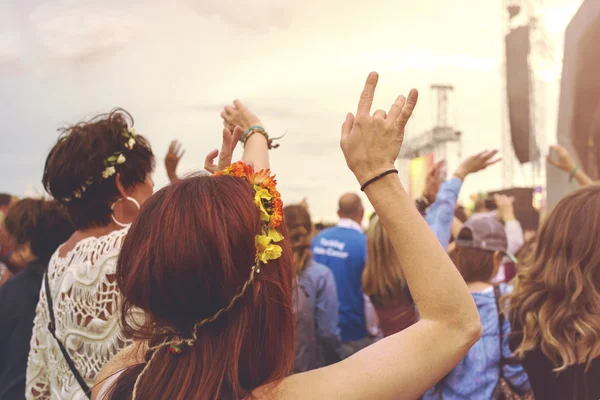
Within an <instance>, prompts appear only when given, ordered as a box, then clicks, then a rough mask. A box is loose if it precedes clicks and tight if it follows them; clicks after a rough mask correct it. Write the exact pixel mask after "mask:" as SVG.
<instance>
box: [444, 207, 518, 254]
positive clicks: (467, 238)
mask: <svg viewBox="0 0 600 400" xmlns="http://www.w3.org/2000/svg"><path fill="white" fill-rule="evenodd" d="M456 247H470V248H473V249H481V250H488V251H499V252H501V253H504V254H505V255H507V256H508V257H509V258H510V259H511V260H512V261H513V262H516V258H515V257H514V256H513V255H512V254H509V253H508V239H507V238H506V232H505V231H504V226H503V225H502V224H501V223H500V221H498V220H497V219H496V218H495V217H492V216H480V217H478V218H471V219H469V220H468V221H467V222H465V224H464V225H463V226H462V228H461V230H460V232H459V233H458V237H457V239H456Z"/></svg>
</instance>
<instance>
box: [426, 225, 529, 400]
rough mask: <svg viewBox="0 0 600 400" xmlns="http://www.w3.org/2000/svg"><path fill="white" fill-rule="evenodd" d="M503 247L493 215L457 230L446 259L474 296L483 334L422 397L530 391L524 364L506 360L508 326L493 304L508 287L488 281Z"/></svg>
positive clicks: (490, 395) (478, 396)
mask: <svg viewBox="0 0 600 400" xmlns="http://www.w3.org/2000/svg"><path fill="white" fill-rule="evenodd" d="M507 245H508V243H507V239H506V233H505V232H504V227H503V226H502V224H501V223H500V222H499V221H498V220H497V219H496V218H491V217H486V218H477V219H471V220H469V221H467V222H466V223H465V225H464V226H463V228H462V229H461V231H460V233H459V234H458V237H457V240H456V248H455V250H453V252H452V253H451V254H450V257H451V258H452V260H453V261H454V263H455V265H456V268H457V269H458V271H459V272H460V274H461V275H462V276H463V278H464V280H465V282H466V283H467V286H468V287H469V289H470V291H471V294H472V296H473V299H474V300H475V304H476V305H477V309H478V310H479V315H480V318H481V324H482V326H483V336H482V338H481V339H480V340H479V341H478V342H477V343H476V344H475V345H474V346H473V347H472V348H471V350H469V353H468V354H467V356H466V357H465V358H464V359H463V360H462V361H461V362H460V364H459V365H458V366H457V367H456V368H455V369H454V370H453V371H452V372H451V373H450V374H449V375H448V376H446V377H445V378H444V379H442V380H441V381H440V382H439V383H438V384H437V385H436V386H435V387H434V388H432V389H431V390H429V391H428V392H427V393H426V394H425V396H424V400H438V399H444V400H451V399H494V398H496V397H494V393H495V391H496V390H499V385H504V384H505V383H507V384H509V385H510V386H511V387H512V388H513V389H514V390H515V391H516V392H517V393H519V394H524V393H526V392H528V391H529V390H530V386H529V381H528V379H527V374H526V373H525V371H524V369H523V367H522V366H521V365H519V364H518V363H517V364H508V363H506V360H507V359H510V357H511V351H510V349H509V345H508V334H509V333H510V324H509V322H508V320H507V319H505V318H503V315H502V314H501V313H500V310H499V308H498V304H499V298H500V296H501V295H503V294H506V293H507V292H508V287H507V286H506V285H505V284H501V285H500V286H497V287H494V286H493V285H492V280H493V278H494V277H495V276H496V272H497V270H498V268H499V267H500V264H501V263H502V259H503V257H504V255H505V254H506V253H507Z"/></svg>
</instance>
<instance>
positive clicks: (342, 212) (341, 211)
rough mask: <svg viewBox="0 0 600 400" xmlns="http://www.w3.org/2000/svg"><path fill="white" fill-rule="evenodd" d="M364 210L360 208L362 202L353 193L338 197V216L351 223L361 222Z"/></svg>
mask: <svg viewBox="0 0 600 400" xmlns="http://www.w3.org/2000/svg"><path fill="white" fill-rule="evenodd" d="M364 213H365V210H364V208H363V206H362V200H361V199H360V197H359V196H358V195H356V194H354V193H346V194H344V195H343V196H342V197H340V201H339V204H338V216H339V217H340V218H348V219H351V220H353V221H356V222H359V223H360V221H362V219H363V216H364Z"/></svg>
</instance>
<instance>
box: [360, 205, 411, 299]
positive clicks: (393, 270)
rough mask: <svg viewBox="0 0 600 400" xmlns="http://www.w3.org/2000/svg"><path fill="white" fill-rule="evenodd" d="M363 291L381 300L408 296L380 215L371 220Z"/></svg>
mask: <svg viewBox="0 0 600 400" xmlns="http://www.w3.org/2000/svg"><path fill="white" fill-rule="evenodd" d="M362 287H363V292H364V293H365V294H366V295H367V296H370V297H371V296H373V297H375V298H377V299H381V300H400V299H405V298H406V293H405V289H406V280H405V279H404V274H403V272H402V266H401V265H400V261H399V260H398V257H397V256H396V253H395V252H394V248H393V247H392V242H391V241H390V238H389V237H388V235H387V233H386V231H385V228H384V227H383V224H382V223H381V222H380V221H379V217H377V216H375V217H373V219H372V220H371V224H370V225H369V229H368V230H367V262H366V264H365V270H364V272H363V277H362Z"/></svg>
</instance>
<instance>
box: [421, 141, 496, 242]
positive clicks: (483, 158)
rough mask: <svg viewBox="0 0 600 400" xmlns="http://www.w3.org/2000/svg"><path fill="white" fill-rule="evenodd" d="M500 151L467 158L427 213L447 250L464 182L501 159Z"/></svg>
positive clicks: (485, 152)
mask: <svg viewBox="0 0 600 400" xmlns="http://www.w3.org/2000/svg"><path fill="white" fill-rule="evenodd" d="M497 154H498V150H491V151H489V150H486V151H483V152H481V153H478V154H475V155H472V156H470V157H468V158H466V159H465V160H464V161H463V162H462V163H461V164H460V165H459V166H458V168H457V169H456V172H454V175H453V176H452V178H450V179H448V180H447V181H445V182H444V183H442V184H441V185H440V190H439V192H438V194H437V196H436V198H435V201H434V202H433V204H432V205H431V206H430V207H429V208H428V209H427V210H426V212H425V220H426V221H427V224H428V225H429V227H430V228H431V230H432V231H433V232H434V233H435V235H436V236H437V238H438V239H439V241H440V243H441V244H442V246H444V248H445V249H447V248H448V244H449V243H450V238H451V236H452V224H453V221H454V209H455V207H456V202H457V201H458V195H459V193H460V189H461V187H462V184H463V182H464V181H465V179H466V178H467V176H469V175H470V174H474V173H476V172H479V171H482V170H484V169H486V168H488V167H489V166H491V165H494V164H496V163H497V162H499V161H500V160H501V159H500V158H495V157H496V155H497Z"/></svg>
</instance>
